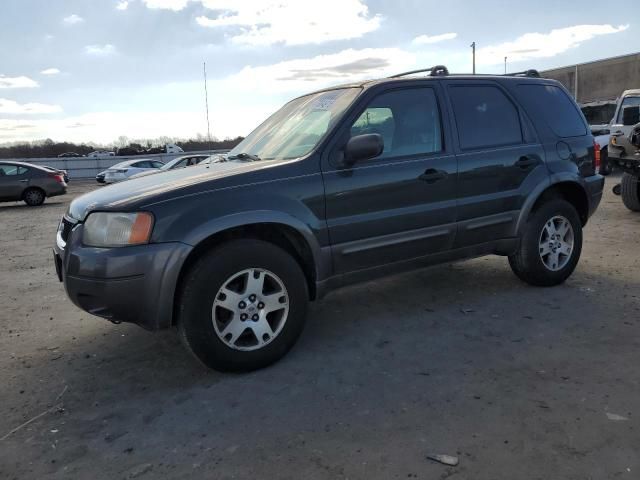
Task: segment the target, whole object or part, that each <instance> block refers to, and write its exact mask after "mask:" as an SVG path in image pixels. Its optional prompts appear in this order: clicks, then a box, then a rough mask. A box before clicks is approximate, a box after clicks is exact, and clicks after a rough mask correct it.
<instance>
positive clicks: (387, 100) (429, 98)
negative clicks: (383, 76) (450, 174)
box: [351, 88, 442, 158]
mask: <svg viewBox="0 0 640 480" xmlns="http://www.w3.org/2000/svg"><path fill="white" fill-rule="evenodd" d="M441 132H442V130H441V128H440V112H439V110H438V103H437V101H436V96H435V93H434V91H433V89H431V88H412V89H407V90H394V91H391V92H387V93H383V94H382V95H380V96H378V97H376V98H375V99H374V100H373V101H372V102H371V103H370V104H369V105H368V106H367V108H366V109H365V110H364V111H363V112H362V114H361V115H360V117H358V119H357V120H356V121H355V122H354V124H353V125H352V127H351V136H355V135H362V134H367V133H379V134H380V135H382V138H383V139H384V151H383V152H382V155H380V157H379V158H388V157H398V156H406V155H416V154H425V153H434V152H439V151H441V150H442V133H441Z"/></svg>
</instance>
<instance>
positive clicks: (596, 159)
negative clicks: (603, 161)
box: [593, 140, 600, 172]
mask: <svg viewBox="0 0 640 480" xmlns="http://www.w3.org/2000/svg"><path fill="white" fill-rule="evenodd" d="M593 150H594V157H593V167H594V168H595V169H596V172H597V171H598V170H600V144H599V143H598V142H596V141H595V140H594V141H593Z"/></svg>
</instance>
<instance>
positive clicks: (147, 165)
mask: <svg viewBox="0 0 640 480" xmlns="http://www.w3.org/2000/svg"><path fill="white" fill-rule="evenodd" d="M131 166H132V167H136V168H151V164H150V163H149V162H136V163H134V164H132V165H131Z"/></svg>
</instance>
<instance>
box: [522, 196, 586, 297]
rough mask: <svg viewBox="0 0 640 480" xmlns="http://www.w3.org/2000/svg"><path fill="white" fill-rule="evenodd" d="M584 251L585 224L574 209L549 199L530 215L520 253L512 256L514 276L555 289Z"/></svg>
mask: <svg viewBox="0 0 640 480" xmlns="http://www.w3.org/2000/svg"><path fill="white" fill-rule="evenodd" d="M581 251H582V223H581V221H580V217H579V215H578V212H577V211H576V209H575V207H574V206H573V205H571V204H570V203H569V202H567V201H566V200H563V199H550V200H548V201H547V202H545V203H543V204H542V205H541V206H540V207H539V208H537V209H536V210H535V211H534V212H532V213H531V215H530V217H529V219H528V220H527V223H526V225H525V226H524V229H523V232H522V236H521V238H520V248H519V250H518V252H516V253H515V254H514V255H511V256H510V257H509V264H510V265H511V269H512V270H513V271H514V273H515V274H516V275H517V276H518V277H519V278H520V279H521V280H524V281H525V282H527V283H529V284H531V285H536V286H543V287H548V286H553V285H559V284H561V283H562V282H564V281H565V280H566V279H567V278H569V276H570V275H571V274H572V273H573V271H574V270H575V268H576V265H577V264H578V260H579V259H580V253H581Z"/></svg>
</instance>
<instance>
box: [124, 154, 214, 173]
mask: <svg viewBox="0 0 640 480" xmlns="http://www.w3.org/2000/svg"><path fill="white" fill-rule="evenodd" d="M207 158H209V155H185V156H184V157H178V158H174V159H173V160H171V161H169V162H167V163H165V164H164V165H163V166H162V167H160V168H159V169H157V170H147V171H145V172H140V173H136V174H135V175H131V177H129V178H139V177H145V176H147V175H154V174H156V173H161V172H166V171H168V170H175V169H177V168H186V167H193V166H195V165H198V164H199V163H200V162H202V161H203V160H205V159H207Z"/></svg>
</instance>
